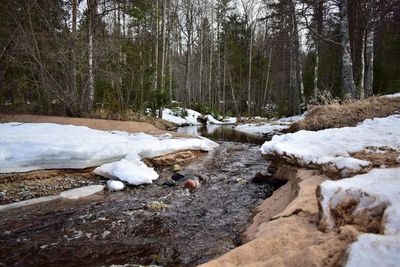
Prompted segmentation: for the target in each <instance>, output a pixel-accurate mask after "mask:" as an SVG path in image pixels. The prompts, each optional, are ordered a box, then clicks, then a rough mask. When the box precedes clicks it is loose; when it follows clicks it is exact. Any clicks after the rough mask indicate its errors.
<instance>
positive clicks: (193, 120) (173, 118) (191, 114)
mask: <svg viewBox="0 0 400 267" xmlns="http://www.w3.org/2000/svg"><path fill="white" fill-rule="evenodd" d="M182 112H183V110H182V108H178V109H176V110H172V109H168V108H165V109H163V117H162V118H163V119H164V120H166V121H169V122H173V123H176V124H178V125H202V123H201V122H199V121H198V120H197V118H199V117H203V118H207V124H220V125H222V124H235V123H236V121H237V119H236V118H234V117H228V118H226V119H224V120H217V119H215V118H214V117H213V116H211V115H210V114H208V115H205V116H203V115H202V114H201V113H200V112H197V111H195V110H192V109H185V112H186V113H187V115H186V116H185V117H184V118H182V117H181V116H180V113H182Z"/></svg>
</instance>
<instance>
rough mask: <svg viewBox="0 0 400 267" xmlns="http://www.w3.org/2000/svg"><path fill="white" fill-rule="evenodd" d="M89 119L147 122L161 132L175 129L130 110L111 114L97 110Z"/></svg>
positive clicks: (174, 126) (173, 126)
mask: <svg viewBox="0 0 400 267" xmlns="http://www.w3.org/2000/svg"><path fill="white" fill-rule="evenodd" d="M90 117H91V118H96V119H106V120H118V121H137V122H147V123H150V124H152V125H154V126H155V127H157V128H158V129H161V130H168V129H173V128H176V125H175V124H174V123H171V122H169V121H166V120H161V119H158V118H154V117H150V116H146V115H145V114H143V113H140V112H134V111H132V110H126V111H119V112H112V111H110V110H107V109H98V110H96V111H95V112H93V113H92V114H91V116H90Z"/></svg>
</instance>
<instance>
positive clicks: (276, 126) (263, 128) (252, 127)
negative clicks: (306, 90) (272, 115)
mask: <svg viewBox="0 0 400 267" xmlns="http://www.w3.org/2000/svg"><path fill="white" fill-rule="evenodd" d="M305 116H306V113H304V114H302V115H297V116H292V117H286V118H280V119H278V120H272V121H270V122H266V123H249V124H243V125H238V126H236V128H235V130H237V131H239V132H244V133H248V134H254V135H268V134H273V133H277V132H280V131H282V130H285V129H288V128H289V127H290V125H291V124H292V123H294V122H297V121H300V120H302V119H304V118H305ZM255 119H265V118H261V117H255Z"/></svg>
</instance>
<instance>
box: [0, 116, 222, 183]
mask: <svg viewBox="0 0 400 267" xmlns="http://www.w3.org/2000/svg"><path fill="white" fill-rule="evenodd" d="M217 146H218V144H216V143H214V142H212V141H210V140H208V139H206V138H201V137H197V138H186V139H175V138H172V137H171V136H170V135H162V136H158V137H155V136H150V135H147V134H144V133H138V134H128V133H126V132H118V131H115V132H105V131H99V130H93V129H90V128H87V127H84V126H73V125H59V124H52V123H3V124H0V173H10V172H25V171H31V170H38V169H64V168H73V169H81V168H86V167H93V166H100V167H99V168H97V169H96V170H95V172H96V173H98V174H99V175H103V176H105V177H108V178H118V179H120V180H122V181H126V182H128V183H130V184H135V185H137V184H141V183H151V182H152V181H153V180H154V179H157V177H158V174H157V173H156V172H155V171H154V169H152V168H149V167H147V166H146V165H145V164H144V163H143V162H142V161H141V159H143V158H150V157H156V156H160V155H164V154H168V153H172V152H175V151H179V150H188V149H191V150H204V151H210V150H212V149H213V148H215V147H217Z"/></svg>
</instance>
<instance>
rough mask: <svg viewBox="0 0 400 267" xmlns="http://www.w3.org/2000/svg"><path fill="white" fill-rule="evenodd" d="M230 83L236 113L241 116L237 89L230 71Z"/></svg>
mask: <svg viewBox="0 0 400 267" xmlns="http://www.w3.org/2000/svg"><path fill="white" fill-rule="evenodd" d="M229 83H230V85H231V93H232V99H233V104H234V105H235V110H236V114H237V115H238V116H239V117H240V111H239V107H238V104H237V101H236V96H235V89H234V88H233V81H232V74H231V73H230V72H229Z"/></svg>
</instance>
